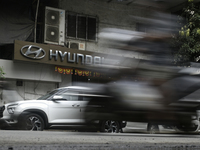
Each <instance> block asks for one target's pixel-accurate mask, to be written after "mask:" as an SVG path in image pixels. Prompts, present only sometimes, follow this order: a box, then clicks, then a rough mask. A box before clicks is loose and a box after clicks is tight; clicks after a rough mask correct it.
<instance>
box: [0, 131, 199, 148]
mask: <svg viewBox="0 0 200 150" xmlns="http://www.w3.org/2000/svg"><path fill="white" fill-rule="evenodd" d="M199 141H200V135H198V134H196V135H186V134H184V135H183V134H154V135H151V134H135V133H114V134H112V133H98V132H71V131H66V130H49V131H16V130H15V131H14V130H0V150H4V149H5V150H30V149H31V150H37V149H40V150H54V149H56V150H60V149H70V150H71V149H76V150H79V149H80V150H82V149H85V150H86V149H87V150H88V149H92V150H96V149H98V150H115V149H120V150H122V149H123V150H129V149H131V150H132V149H138V150H151V149H156V150H157V149H164V150H171V149H173V150H194V149H195V150H196V149H200V142H199Z"/></svg>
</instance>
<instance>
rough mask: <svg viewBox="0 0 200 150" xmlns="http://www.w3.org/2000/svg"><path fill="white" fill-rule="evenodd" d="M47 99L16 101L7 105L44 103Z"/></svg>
mask: <svg viewBox="0 0 200 150" xmlns="http://www.w3.org/2000/svg"><path fill="white" fill-rule="evenodd" d="M46 101H47V100H36V99H35V100H24V101H16V102H13V103H7V104H5V106H8V105H14V104H18V105H20V104H25V103H26V104H27V103H44V102H46Z"/></svg>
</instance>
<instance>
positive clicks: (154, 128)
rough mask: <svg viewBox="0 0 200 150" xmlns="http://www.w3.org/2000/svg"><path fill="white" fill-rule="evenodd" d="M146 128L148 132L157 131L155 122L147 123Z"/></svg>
mask: <svg viewBox="0 0 200 150" xmlns="http://www.w3.org/2000/svg"><path fill="white" fill-rule="evenodd" d="M147 130H148V132H149V134H156V133H159V127H158V125H157V124H151V123H149V124H148V127H147Z"/></svg>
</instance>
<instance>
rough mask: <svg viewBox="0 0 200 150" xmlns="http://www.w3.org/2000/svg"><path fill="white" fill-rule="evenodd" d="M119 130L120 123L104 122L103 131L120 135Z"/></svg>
mask: <svg viewBox="0 0 200 150" xmlns="http://www.w3.org/2000/svg"><path fill="white" fill-rule="evenodd" d="M119 128H120V126H119V123H118V121H112V120H107V121H103V123H102V128H101V131H102V132H107V133H118V132H119Z"/></svg>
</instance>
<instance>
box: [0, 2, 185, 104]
mask: <svg viewBox="0 0 200 150" xmlns="http://www.w3.org/2000/svg"><path fill="white" fill-rule="evenodd" d="M22 1H23V0H22ZM9 2H11V3H13V4H14V5H13V6H10V5H9ZM184 2H185V1H183V0H179V1H177V2H176V3H173V4H172V5H170V6H168V8H167V9H166V10H167V11H169V12H170V11H175V10H177V9H179V7H180V6H182V4H183V3H184ZM22 4H23V5H22ZM144 4H145V5H144ZM14 6H15V7H14ZM1 7H2V9H1V12H2V14H3V15H2V17H1V18H0V20H1V22H3V24H1V26H0V28H1V33H2V35H1V36H0V44H1V45H0V48H1V52H0V54H1V57H0V64H1V65H0V66H1V67H2V68H3V70H4V72H5V73H6V74H5V78H3V79H1V103H7V102H10V101H16V100H20V99H24V100H29V99H36V98H38V97H40V96H42V95H44V94H45V93H47V92H49V91H51V90H53V89H55V88H58V87H64V86H69V85H73V83H74V82H79V81H82V82H85V83H87V82H97V83H99V82H106V81H107V80H105V81H104V80H102V79H101V77H102V76H103V73H101V72H98V71H97V70H95V69H94V67H93V68H92V67H91V66H88V65H91V64H99V63H101V61H102V59H103V58H104V55H105V54H112V55H113V50H112V48H108V46H107V44H106V43H107V42H109V41H105V40H104V39H101V38H99V37H98V34H99V33H100V32H101V31H102V30H103V29H104V28H116V29H122V30H131V31H135V30H140V25H141V23H140V22H137V21H136V20H135V19H134V16H139V17H148V16H149V14H151V11H152V7H153V5H151V4H148V3H147V4H146V3H141V2H140V1H134V0H125V1H123V0H73V1H72V0H59V1H56V0H51V1H46V0H41V1H39V0H38V1H33V2H27V1H26V2H24V3H23V2H21V3H20V2H16V1H14V0H9V1H7V2H1ZM176 8H177V9H176ZM11 10H12V11H11ZM8 11H9V13H8ZM30 46H31V47H30ZM33 51H34V53H32V52H33ZM35 51H38V53H37V54H36V52H35ZM44 54H45V57H43V55H44ZM114 55H116V57H117V55H119V56H124V57H128V58H138V57H140V56H138V55H130V54H127V55H126V54H124V53H117V54H116V53H115V54H114ZM41 57H42V58H41ZM83 59H84V61H83ZM86 60H87V61H86ZM85 63H87V64H85ZM9 90H10V91H12V93H11V94H9ZM14 91H15V92H14Z"/></svg>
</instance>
